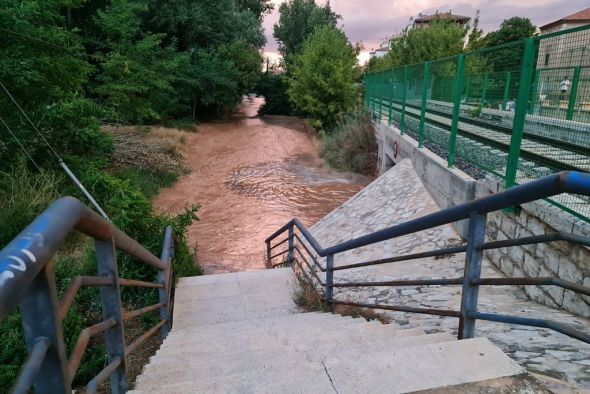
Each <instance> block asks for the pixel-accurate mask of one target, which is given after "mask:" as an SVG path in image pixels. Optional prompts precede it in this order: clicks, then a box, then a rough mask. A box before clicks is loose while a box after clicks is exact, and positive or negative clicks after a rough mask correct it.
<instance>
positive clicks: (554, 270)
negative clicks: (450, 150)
mask: <svg viewBox="0 0 590 394" xmlns="http://www.w3.org/2000/svg"><path fill="white" fill-rule="evenodd" d="M376 131H377V133H376V134H377V140H378V144H379V169H380V173H383V172H385V171H386V170H387V169H389V168H390V167H391V166H393V165H395V163H398V162H399V161H401V160H403V159H405V158H409V159H411V160H412V162H413V164H414V166H415V168H416V172H417V173H418V175H419V176H420V178H421V180H422V182H423V183H424V185H425V187H426V189H427V190H428V191H429V193H431V194H432V196H433V198H434V200H435V201H436V203H437V204H438V205H439V207H440V208H448V207H452V206H455V205H457V204H461V203H463V202H467V201H470V200H472V199H474V198H480V197H484V196H487V195H490V194H492V193H495V192H498V191H500V190H502V181H501V180H500V179H497V178H495V177H491V176H490V177H488V178H486V179H483V180H479V181H476V180H474V179H473V178H471V177H470V176H468V175H467V174H465V173H463V172H462V171H460V170H458V169H449V168H447V163H446V161H445V160H443V159H442V158H440V157H438V156H437V155H435V154H434V153H432V152H430V151H429V150H428V149H426V148H421V149H418V144H417V142H416V141H415V140H414V139H412V138H411V137H408V136H406V135H400V131H399V129H397V128H396V127H394V126H388V125H387V124H386V123H383V122H381V123H379V124H377V125H376ZM454 226H455V228H456V230H457V231H458V233H459V234H460V235H461V236H463V237H465V235H466V234H467V223H466V221H463V222H459V223H455V225H454ZM555 231H565V232H571V233H575V234H579V235H585V236H590V225H589V224H588V223H587V222H584V221H582V220H580V219H577V218H576V217H575V216H573V215H571V214H569V213H567V212H565V211H563V210H561V209H559V208H557V207H555V206H553V205H551V204H549V203H548V202H545V201H535V202H532V203H527V204H524V205H523V206H522V207H521V209H520V212H518V213H505V212H494V213H492V214H490V215H488V230H487V237H486V239H487V240H488V241H495V240H504V239H511V238H518V237H525V236H530V235H538V234H545V233H550V232H555ZM486 258H487V259H488V260H489V261H490V262H491V263H492V264H494V265H495V266H496V267H497V268H499V269H500V270H501V271H502V272H503V273H504V274H505V275H506V276H507V277H523V276H526V277H558V278H562V279H564V280H567V281H571V282H575V283H579V284H584V285H585V286H590V249H589V248H587V247H584V246H580V245H573V244H570V243H567V242H562V241H560V242H552V243H548V244H538V245H528V246H522V247H511V248H502V249H496V250H490V251H487V252H486ZM523 289H524V291H525V292H526V294H527V295H528V296H529V297H530V298H531V299H532V300H534V301H537V302H539V303H541V304H545V305H549V306H553V307H557V308H563V309H565V310H567V311H569V312H572V313H575V314H577V315H580V316H584V317H590V297H586V296H579V295H577V294H575V293H573V292H571V291H569V290H564V289H561V288H558V287H555V286H523Z"/></svg>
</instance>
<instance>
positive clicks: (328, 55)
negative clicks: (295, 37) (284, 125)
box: [289, 27, 357, 130]
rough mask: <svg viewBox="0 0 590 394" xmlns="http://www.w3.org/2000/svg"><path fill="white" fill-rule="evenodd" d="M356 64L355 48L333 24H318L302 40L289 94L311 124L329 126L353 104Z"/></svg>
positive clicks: (326, 127)
mask: <svg viewBox="0 0 590 394" xmlns="http://www.w3.org/2000/svg"><path fill="white" fill-rule="evenodd" d="M355 64H356V56H355V51H354V48H353V47H352V45H351V44H350V43H349V42H348V39H347V38H346V35H345V34H344V33H343V32H342V31H340V30H338V29H336V28H333V27H320V28H318V29H317V30H316V31H315V32H314V33H313V34H312V35H311V36H310V37H309V38H308V39H307V40H306V41H305V44H304V46H303V52H302V53H301V55H299V56H298V57H297V60H296V62H295V65H294V67H293V76H292V78H291V79H290V81H289V97H290V98H291V101H293V103H294V104H295V105H296V107H297V108H298V109H300V110H302V111H304V112H305V113H307V114H308V115H309V116H310V117H311V119H312V125H313V126H314V127H316V128H318V129H325V130H330V129H331V128H332V127H333V126H334V125H335V124H336V121H337V120H338V118H339V117H340V116H341V115H342V114H344V113H346V112H347V111H349V110H350V109H351V108H353V106H354V105H355V102H356V100H357V98H356V95H357V92H356V88H355V86H354V84H353V83H354V66H355Z"/></svg>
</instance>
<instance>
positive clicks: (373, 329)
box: [160, 321, 423, 351]
mask: <svg viewBox="0 0 590 394" xmlns="http://www.w3.org/2000/svg"><path fill="white" fill-rule="evenodd" d="M396 334H398V331H396V330H393V329H392V328H390V327H387V326H385V325H383V324H380V323H367V322H365V323H360V324H357V323H355V322H354V321H353V322H352V324H347V325H344V326H343V325H341V324H336V325H333V326H332V327H329V329H325V330H315V329H313V330H312V329H308V328H306V327H304V326H302V327H301V329H300V330H299V331H291V332H281V331H269V330H260V331H252V332H250V333H248V334H242V335H239V336H234V337H229V336H226V337H211V338H207V339H206V340H201V339H193V338H184V339H181V340H177V341H174V342H172V341H168V340H166V341H165V342H164V343H163V344H162V346H161V347H160V351H164V350H172V349H176V348H188V349H192V348H199V347H203V346H205V347H207V348H209V347H211V348H217V349H222V348H223V347H232V346H234V344H235V346H237V347H241V346H243V345H247V344H250V343H255V342H257V341H260V340H261V339H264V340H265V341H267V342H268V344H269V345H270V344H271V343H273V342H276V343H281V344H285V345H287V344H293V343H300V342H321V341H341V340H354V341H362V340H364V339H366V338H371V337H380V336H389V337H401V336H412V335H413V336H415V335H416V334H414V333H413V332H412V331H409V332H408V331H405V332H404V330H399V334H398V335H396ZM418 335H423V333H420V334H418Z"/></svg>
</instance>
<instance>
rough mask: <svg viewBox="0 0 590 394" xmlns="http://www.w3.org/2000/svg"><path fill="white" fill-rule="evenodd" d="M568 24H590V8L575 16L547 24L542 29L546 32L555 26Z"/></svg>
mask: <svg viewBox="0 0 590 394" xmlns="http://www.w3.org/2000/svg"><path fill="white" fill-rule="evenodd" d="M566 22H575V23H584V22H588V23H590V7H588V8H586V9H585V10H582V11H578V12H576V13H575V14H571V15H568V16H564V17H563V18H561V19H558V20H556V21H553V22H551V23H547V24H546V25H544V26H541V27H540V29H541V30H545V29H548V28H550V27H553V26H555V25H560V24H562V23H566Z"/></svg>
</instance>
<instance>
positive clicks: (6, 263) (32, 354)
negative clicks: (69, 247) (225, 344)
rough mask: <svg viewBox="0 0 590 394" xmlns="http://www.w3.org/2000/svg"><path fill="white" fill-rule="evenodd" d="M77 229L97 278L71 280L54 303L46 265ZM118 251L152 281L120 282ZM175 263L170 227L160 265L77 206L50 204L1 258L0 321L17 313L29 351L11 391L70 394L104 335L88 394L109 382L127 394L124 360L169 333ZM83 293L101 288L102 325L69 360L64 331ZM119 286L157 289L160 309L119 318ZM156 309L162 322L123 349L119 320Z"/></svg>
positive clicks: (70, 201)
mask: <svg viewBox="0 0 590 394" xmlns="http://www.w3.org/2000/svg"><path fill="white" fill-rule="evenodd" d="M74 230H77V231H79V232H81V233H83V234H86V235H88V236H90V237H92V238H93V239H94V240H95V249H96V259H97V266H98V275H97V276H78V277H75V278H73V279H72V281H71V282H70V285H69V287H68V289H67V290H66V292H65V293H64V295H63V297H62V298H61V300H59V299H58V296H57V291H56V284H55V280H54V277H53V267H52V264H50V261H51V259H52V258H53V257H54V256H55V254H56V253H57V251H58V250H59V248H60V247H61V246H62V244H63V243H64V241H65V239H66V237H67V236H68V234H70V233H71V232H72V231H74ZM116 250H120V251H122V252H125V253H126V254H128V255H130V256H132V257H134V258H136V259H137V260H138V261H140V262H142V263H144V264H146V265H148V266H151V267H153V268H155V269H157V270H158V274H157V278H156V282H144V281H139V280H132V279H124V278H119V276H118V269H117V268H118V267H117V261H116ZM173 256H174V239H173V231H172V228H171V227H170V226H169V227H167V228H166V229H165V231H164V240H163V246H162V253H161V256H160V258H158V257H156V256H154V255H153V254H152V253H151V252H150V251H148V250H147V249H146V248H144V247H143V246H142V245H140V244H139V243H138V242H137V241H135V240H134V239H133V238H131V237H129V236H128V235H127V234H125V233H124V232H122V231H121V230H119V229H118V228H117V227H116V226H114V225H113V224H112V223H110V222H109V221H107V220H105V219H104V218H102V217H101V216H99V215H98V214H96V213H95V212H94V211H92V210H90V209H89V208H88V207H86V206H85V205H84V204H82V203H81V202H80V201H78V200H77V199H75V198H73V197H63V198H60V199H58V200H56V201H55V202H54V203H52V204H51V205H50V206H49V207H48V208H47V209H46V210H45V211H44V212H42V213H41V214H40V215H39V216H37V218H36V219H35V220H33V222H31V224H29V225H28V226H27V227H26V228H25V229H24V230H23V231H22V232H21V233H20V234H19V235H18V236H16V237H15V238H14V239H13V240H12V241H11V242H10V243H9V244H8V245H6V246H5V247H4V248H3V249H2V250H1V251H0V322H2V321H3V319H4V318H5V317H6V316H7V314H8V313H9V312H10V311H11V310H12V308H14V307H15V306H17V305H18V306H19V309H20V312H21V317H22V323H23V328H24V333H25V340H26V344H27V349H28V352H29V357H28V359H27V361H26V362H25V364H24V366H23V367H22V369H21V373H20V374H19V377H18V378H17V381H16V383H15V385H14V386H13V389H12V392H13V393H27V392H29V390H30V388H31V386H33V387H34V389H35V393H56V392H62V393H68V394H69V393H71V392H72V391H71V385H72V381H73V378H74V375H75V373H76V371H77V369H78V366H79V364H80V361H81V359H82V356H83V354H84V351H85V349H86V346H87V344H88V341H89V339H90V338H91V337H92V336H95V335H97V334H99V333H103V334H104V338H105V343H106V350H107V356H108V360H107V361H108V364H107V366H106V367H105V368H104V369H103V370H102V371H101V372H100V373H99V374H97V375H96V376H95V377H94V378H93V379H92V380H91V381H90V382H89V383H88V385H87V386H86V391H87V392H88V393H94V392H96V391H97V390H98V386H99V385H100V384H101V383H102V382H104V381H105V380H107V379H109V378H110V381H111V390H112V392H113V393H124V392H126V391H127V388H128V379H127V363H126V360H127V356H128V355H129V354H130V353H131V352H133V351H134V350H136V349H137V347H138V346H139V345H140V344H141V343H143V342H144V341H145V340H146V339H148V338H149V337H151V336H152V335H153V334H154V333H156V332H157V331H158V330H160V331H161V334H162V336H163V337H166V336H167V334H168V332H169V330H170V323H171V319H170V312H171V300H170V288H171V283H170V282H171V275H172V269H171V261H172V258H173ZM82 286H100V294H101V299H102V309H103V316H104V320H103V321H102V322H100V323H97V324H95V325H93V326H91V327H88V328H86V329H84V330H82V332H81V333H80V335H79V337H78V341H77V343H76V346H75V348H74V350H73V351H72V353H71V354H70V356H69V359H68V358H67V356H66V351H65V345H64V339H63V333H62V328H61V325H62V321H63V319H64V318H65V315H66V314H67V312H68V310H69V307H70V306H71V305H72V302H73V301H74V298H75V296H76V294H77V292H78V290H79V289H80V288H81V287H82ZM120 286H133V287H146V288H158V296H159V302H158V303H157V304H154V305H150V306H147V307H144V308H141V309H137V310H134V311H126V312H123V311H122V308H121V297H120ZM156 310H159V311H160V321H159V322H158V323H157V324H156V325H155V326H154V327H152V328H151V329H149V330H148V331H147V332H145V333H144V334H142V335H141V336H139V337H138V338H137V339H135V341H134V342H132V343H130V344H126V342H125V338H124V321H126V320H128V319H131V318H135V317H138V316H141V315H143V314H145V313H148V312H151V311H156Z"/></svg>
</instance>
